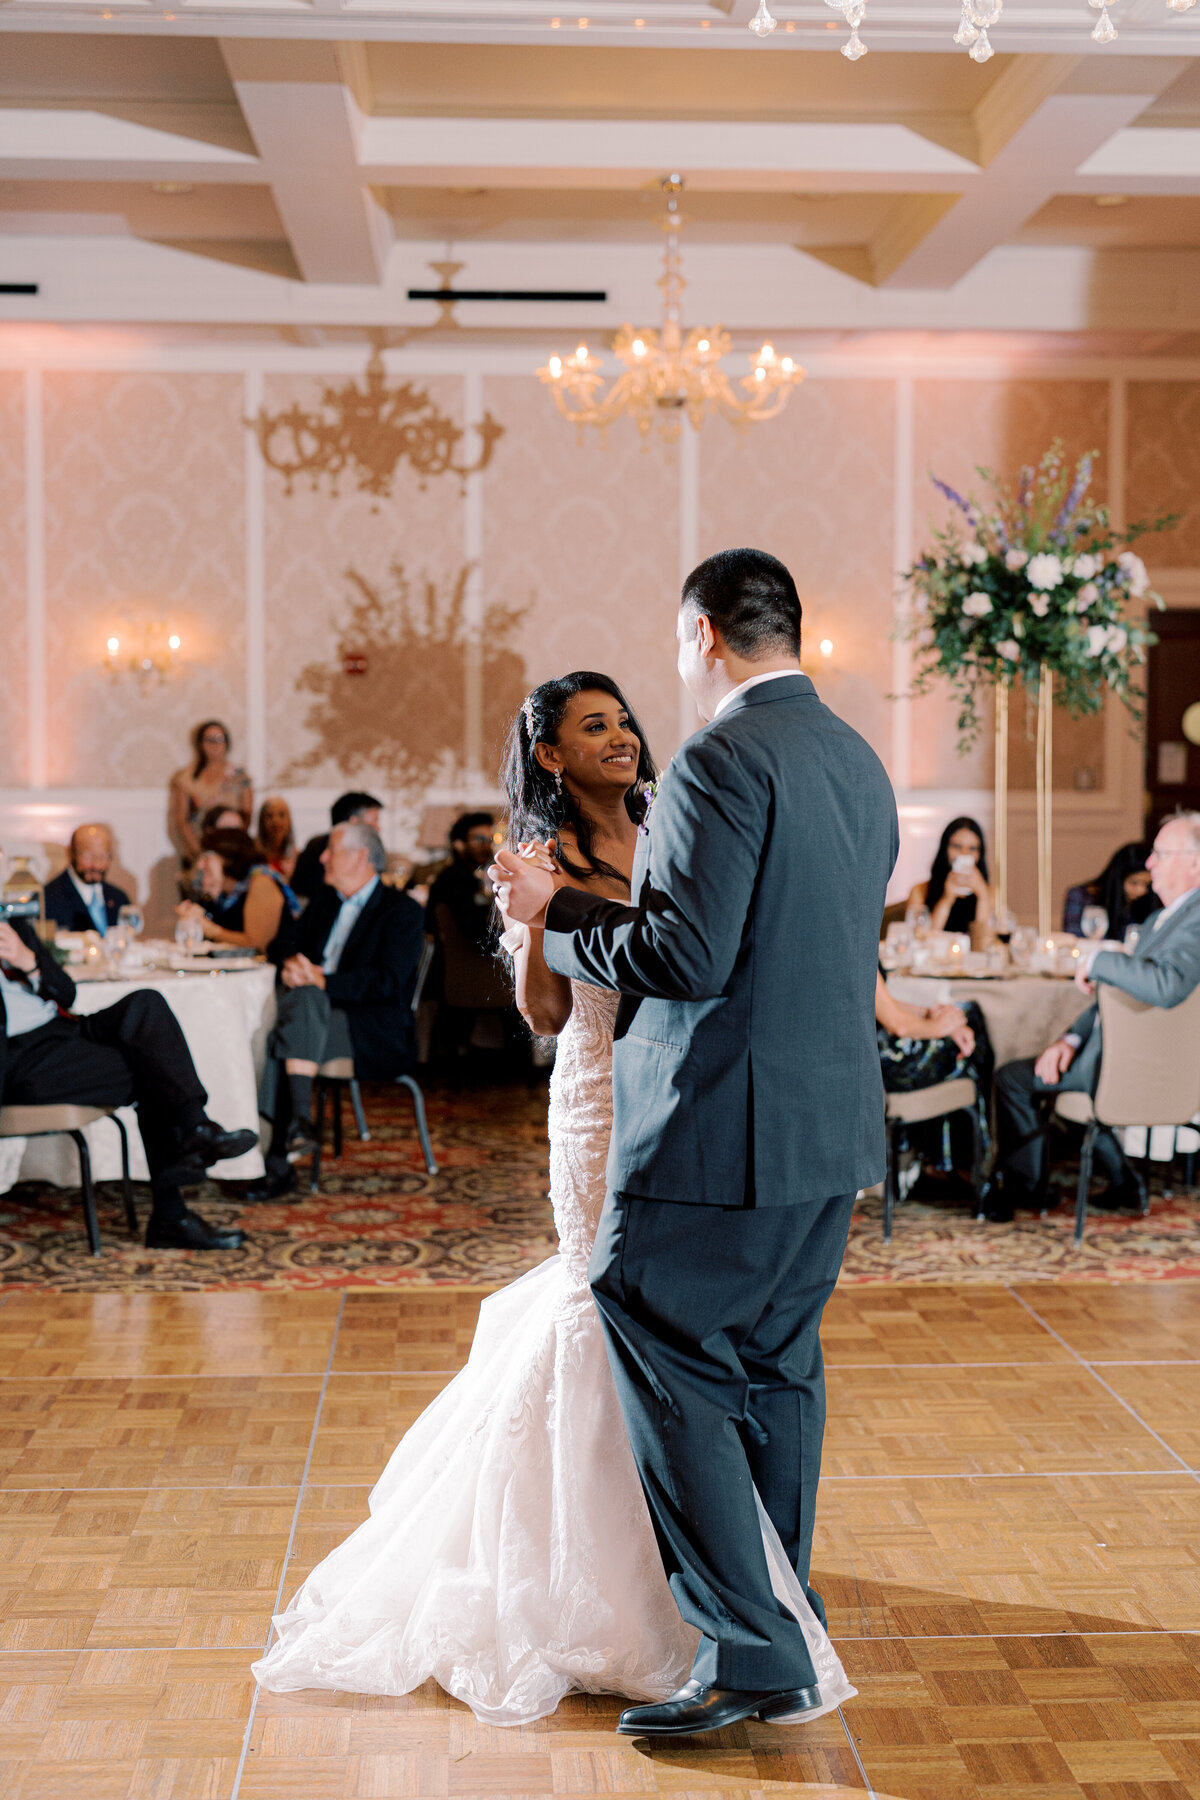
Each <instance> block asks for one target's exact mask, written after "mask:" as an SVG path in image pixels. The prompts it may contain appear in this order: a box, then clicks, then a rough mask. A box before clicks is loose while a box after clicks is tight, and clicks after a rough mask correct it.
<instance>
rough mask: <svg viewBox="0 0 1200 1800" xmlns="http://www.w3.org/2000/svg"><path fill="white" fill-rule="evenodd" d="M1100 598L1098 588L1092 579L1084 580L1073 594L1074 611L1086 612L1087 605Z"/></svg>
mask: <svg viewBox="0 0 1200 1800" xmlns="http://www.w3.org/2000/svg"><path fill="white" fill-rule="evenodd" d="M1099 598H1100V589H1099V588H1098V587H1097V586H1096V584H1095V582H1094V581H1088V582H1085V583H1084V585H1083V587H1081V588H1080V590H1079V592H1078V593H1077V594H1076V596H1075V611H1076V612H1086V611H1087V609H1088V607H1089V606H1092V605H1094V604H1095V602H1096V601H1097V600H1098V599H1099Z"/></svg>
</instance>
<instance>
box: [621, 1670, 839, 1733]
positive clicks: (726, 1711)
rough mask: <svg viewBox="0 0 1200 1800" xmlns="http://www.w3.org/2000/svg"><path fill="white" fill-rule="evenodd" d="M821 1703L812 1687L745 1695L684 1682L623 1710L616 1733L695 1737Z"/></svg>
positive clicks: (797, 1712)
mask: <svg viewBox="0 0 1200 1800" xmlns="http://www.w3.org/2000/svg"><path fill="white" fill-rule="evenodd" d="M820 1704H821V1692H820V1689H819V1688H815V1687H806V1688H786V1689H783V1690H782V1691H780V1690H778V1689H777V1690H773V1691H772V1690H768V1691H767V1692H765V1693H764V1692H761V1691H760V1692H754V1693H747V1692H744V1691H743V1690H741V1689H739V1688H719V1687H708V1686H706V1685H705V1683H704V1682H702V1681H685V1682H684V1684H683V1686H682V1687H681V1688H680V1689H679V1690H678V1692H677V1693H674V1694H672V1695H671V1698H670V1699H669V1700H660V1701H658V1702H657V1704H655V1705H652V1706H629V1707H626V1709H625V1711H624V1712H623V1713H622V1714H621V1717H620V1719H619V1721H618V1723H617V1731H618V1732H619V1733H620V1735H621V1736H622V1737H696V1736H697V1735H698V1734H699V1733H700V1732H704V1731H720V1730H721V1729H722V1727H723V1726H725V1725H736V1724H737V1723H738V1720H739V1719H776V1720H777V1719H780V1718H781V1717H782V1715H784V1714H786V1715H788V1717H789V1718H790V1717H791V1716H793V1715H796V1716H799V1715H801V1714H803V1713H806V1712H813V1711H815V1710H816V1709H817V1708H818V1707H819V1706H820Z"/></svg>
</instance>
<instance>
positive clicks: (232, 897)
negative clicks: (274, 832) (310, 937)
mask: <svg viewBox="0 0 1200 1800" xmlns="http://www.w3.org/2000/svg"><path fill="white" fill-rule="evenodd" d="M200 841H201V844H202V846H203V848H202V849H201V851H200V855H199V857H198V859H197V862H196V875H197V877H198V879H199V882H200V889H201V897H200V899H199V900H182V901H180V903H179V905H178V906H177V907H176V908H175V911H176V913H177V914H178V915H179V917H180V918H181V919H199V920H200V923H201V926H202V929H203V931H204V935H205V937H206V938H208V939H209V940H210V941H211V942H212V943H214V944H239V945H243V946H248V947H249V948H250V949H252V950H264V951H265V950H267V949H268V948H269V947H270V945H271V944H273V943H274V941H275V939H276V938H277V937H278V935H279V928H280V925H281V924H282V923H283V919H284V915H285V913H287V914H288V915H289V916H290V917H292V918H299V916H300V905H299V902H298V901H297V899H296V896H295V895H294V894H293V893H292V891H291V889H290V888H289V887H288V885H287V883H286V881H284V879H283V876H282V875H280V874H278V873H277V872H276V870H274V869H271V868H268V866H267V864H266V863H265V862H264V860H263V853H262V851H261V850H260V849H259V847H258V845H257V844H256V843H255V842H254V839H253V838H252V837H251V836H250V834H249V832H246V831H208V832H205V834H204V836H203V838H202V839H201V840H200Z"/></svg>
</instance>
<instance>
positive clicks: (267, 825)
mask: <svg viewBox="0 0 1200 1800" xmlns="http://www.w3.org/2000/svg"><path fill="white" fill-rule="evenodd" d="M256 841H257V843H258V847H259V849H260V850H261V851H262V853H263V855H264V856H265V857H266V859H267V864H268V866H269V867H270V868H272V869H274V870H276V872H277V873H278V874H280V875H282V876H283V879H284V880H285V881H288V882H290V881H291V878H292V875H293V873H294V871H295V868H296V834H295V832H294V831H293V830H292V809H291V807H290V806H289V805H288V803H287V801H286V800H285V799H284V798H283V796H282V794H272V795H271V797H270V799H269V800H264V801H263V803H262V806H261V807H260V809H259V814H258V838H257V840H256Z"/></svg>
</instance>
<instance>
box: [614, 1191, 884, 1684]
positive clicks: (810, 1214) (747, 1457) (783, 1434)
mask: <svg viewBox="0 0 1200 1800" xmlns="http://www.w3.org/2000/svg"><path fill="white" fill-rule="evenodd" d="M854 1199H855V1196H854V1195H853V1194H841V1195H838V1196H837V1197H836V1198H834V1199H830V1200H817V1201H811V1202H807V1203H805V1204H802V1205H799V1206H781V1207H768V1208H761V1209H758V1210H756V1209H754V1208H746V1207H712V1206H705V1207H703V1208H700V1207H696V1206H692V1205H685V1204H681V1203H679V1202H676V1201H669V1200H647V1199H639V1198H637V1197H636V1196H633V1195H628V1194H612V1193H610V1194H609V1196H608V1199H607V1201H606V1203H605V1208H604V1212H603V1215H602V1216H601V1220H600V1227H599V1230H598V1232H597V1235H596V1244H595V1248H594V1251H593V1254H592V1260H591V1266H590V1270H589V1275H590V1280H591V1287H592V1293H593V1295H594V1297H595V1301H596V1306H597V1309H598V1311H599V1313H600V1319H601V1323H602V1324H603V1327H604V1334H605V1339H606V1343H607V1347H608V1356H609V1362H610V1364H611V1366H612V1371H613V1377H614V1379H615V1381H616V1384H617V1391H618V1393H619V1395H620V1399H621V1408H622V1411H623V1412H624V1415H625V1422H626V1424H627V1426H628V1428H629V1437H630V1443H631V1444H632V1447H633V1454H634V1459H635V1461H636V1462H637V1466H638V1472H639V1474H640V1476H641V1480H642V1486H643V1488H644V1490H645V1494H646V1499H647V1502H648V1504H649V1508H650V1517H651V1520H652V1522H653V1525H654V1531H655V1535H656V1537H657V1539H658V1545H659V1550H660V1552H661V1555H662V1559H663V1564H664V1567H665V1569H666V1572H667V1578H668V1580H669V1582H670V1585H671V1591H672V1593H673V1594H674V1596H675V1601H676V1604H677V1605H678V1607H679V1610H680V1612H681V1614H682V1615H683V1617H684V1618H685V1619H686V1620H687V1621H688V1623H689V1624H692V1625H695V1626H696V1627H697V1628H698V1629H699V1631H700V1632H701V1634H702V1635H701V1641H700V1646H699V1649H698V1651H697V1653H696V1661H695V1664H694V1666H693V1671H692V1672H693V1674H694V1675H695V1676H696V1678H697V1679H698V1680H701V1681H704V1682H713V1683H715V1684H716V1685H717V1686H719V1687H726V1688H741V1689H747V1690H764V1691H774V1690H783V1689H787V1688H797V1687H809V1686H811V1685H812V1684H813V1682H814V1681H815V1674H814V1671H813V1665H812V1660H811V1658H810V1656H809V1653H808V1647H807V1645H806V1643H805V1640H804V1635H803V1632H802V1631H801V1628H800V1626H799V1624H798V1623H797V1622H796V1620H795V1619H794V1618H793V1617H792V1615H791V1614H790V1613H789V1612H788V1611H787V1609H786V1608H785V1607H783V1606H782V1605H781V1604H780V1602H779V1601H778V1600H777V1599H776V1598H775V1595H774V1593H773V1591H772V1588H771V1581H770V1576H769V1574H768V1570H767V1563H766V1556H765V1553H764V1550H763V1544H762V1533H761V1529H760V1525H759V1520H758V1513H757V1509H756V1507H755V1504H754V1490H755V1489H757V1491H758V1494H759V1497H760V1499H761V1500H762V1503H763V1506H764V1507H765V1508H766V1510H767V1512H768V1514H769V1515H770V1518H771V1520H772V1522H773V1524H774V1526H775V1529H776V1531H777V1532H778V1533H779V1537H780V1540H781V1542H782V1544H783V1547H784V1551H785V1553H786V1555H787V1556H788V1558H789V1560H790V1561H791V1562H792V1564H793V1566H794V1567H795V1569H796V1573H797V1575H798V1576H799V1578H800V1580H801V1581H802V1582H803V1583H805V1584H806V1585H807V1582H808V1565H809V1556H810V1553H811V1549H812V1534H813V1518H814V1511H815V1506H816V1495H817V1478H818V1476H819V1474H820V1469H821V1440H822V1437H823V1435H824V1429H825V1377H824V1366H823V1362H822V1357H821V1343H820V1336H819V1327H820V1322H821V1313H822V1311H823V1309H824V1306H825V1302H826V1301H827V1300H828V1298H829V1295H830V1294H831V1292H832V1291H833V1287H834V1284H835V1282H836V1281H837V1277H838V1271H839V1269H840V1268H841V1263H842V1256H843V1253H844V1251H845V1247H846V1234H847V1232H848V1230H849V1227H850V1215H851V1212H852V1211H853V1207H854ZM809 1598H810V1600H811V1602H812V1604H813V1609H814V1611H815V1612H816V1613H817V1615H818V1617H821V1618H823V1617H824V1609H823V1607H822V1605H821V1601H820V1596H819V1595H817V1594H815V1593H813V1591H812V1590H811V1589H809Z"/></svg>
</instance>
